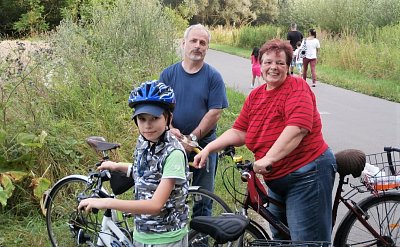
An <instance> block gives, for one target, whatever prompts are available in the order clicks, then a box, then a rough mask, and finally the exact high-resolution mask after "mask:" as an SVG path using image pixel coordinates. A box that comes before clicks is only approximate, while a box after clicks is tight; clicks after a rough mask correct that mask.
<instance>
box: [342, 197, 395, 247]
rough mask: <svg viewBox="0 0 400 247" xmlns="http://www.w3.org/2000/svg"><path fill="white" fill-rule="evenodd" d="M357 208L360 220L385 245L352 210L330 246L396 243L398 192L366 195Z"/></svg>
mask: <svg viewBox="0 0 400 247" xmlns="http://www.w3.org/2000/svg"><path fill="white" fill-rule="evenodd" d="M358 206H359V208H360V209H361V210H362V212H364V217H363V218H364V219H365V220H366V221H367V222H368V224H369V225H370V226H371V227H372V228H373V229H374V230H375V231H376V232H377V233H378V234H379V235H380V237H381V238H382V239H384V241H386V243H387V244H385V243H384V242H383V241H382V240H380V239H379V238H376V237H375V236H373V235H372V233H371V232H370V231H368V230H367V228H366V227H365V226H363V225H362V224H361V222H360V220H359V219H358V218H357V217H356V215H355V214H354V213H352V212H349V213H348V214H347V215H346V217H345V218H344V219H343V221H342V222H341V224H340V226H339V228H338V230H337V232H336V234H335V241H334V246H354V247H356V246H400V194H398V193H383V194H381V195H380V196H379V197H372V196H371V197H368V198H367V199H365V200H363V201H362V202H361V203H360V204H359V205H358Z"/></svg>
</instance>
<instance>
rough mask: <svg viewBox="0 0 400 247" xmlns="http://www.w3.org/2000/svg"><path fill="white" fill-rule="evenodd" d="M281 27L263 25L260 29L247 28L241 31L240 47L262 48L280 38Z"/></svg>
mask: <svg viewBox="0 0 400 247" xmlns="http://www.w3.org/2000/svg"><path fill="white" fill-rule="evenodd" d="M281 36H282V32H281V29H280V28H279V27H274V26H269V25H262V26H258V27H252V26H246V27H243V28H241V29H240V30H239V38H238V44H237V45H238V46H239V47H242V48H253V47H260V46H261V45H262V44H264V43H265V41H267V40H270V39H273V38H280V37H281Z"/></svg>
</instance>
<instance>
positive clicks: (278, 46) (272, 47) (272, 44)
mask: <svg viewBox="0 0 400 247" xmlns="http://www.w3.org/2000/svg"><path fill="white" fill-rule="evenodd" d="M269 51H275V52H276V53H279V52H281V51H283V52H285V55H286V65H287V66H290V63H291V61H292V59H293V47H292V45H290V43H289V41H288V40H281V39H272V40H270V41H267V42H265V43H264V44H263V46H262V47H261V49H260V55H259V56H260V60H261V58H262V56H263V55H264V53H267V52H269Z"/></svg>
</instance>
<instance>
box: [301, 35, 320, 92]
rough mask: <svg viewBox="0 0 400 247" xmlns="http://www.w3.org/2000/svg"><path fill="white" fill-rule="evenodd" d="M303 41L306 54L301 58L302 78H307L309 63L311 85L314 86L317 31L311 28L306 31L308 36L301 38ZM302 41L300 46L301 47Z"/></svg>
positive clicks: (317, 49)
mask: <svg viewBox="0 0 400 247" xmlns="http://www.w3.org/2000/svg"><path fill="white" fill-rule="evenodd" d="M303 43H305V46H306V47H307V49H306V56H305V57H304V58H303V79H304V80H306V78H307V69H308V64H310V67H311V78H312V87H315V85H316V83H317V74H316V72H315V66H316V65H317V55H318V52H319V48H320V44H319V40H318V39H317V31H315V29H312V28H311V29H310V30H309V31H308V37H307V38H306V39H304V40H303ZM303 43H302V45H301V47H303Z"/></svg>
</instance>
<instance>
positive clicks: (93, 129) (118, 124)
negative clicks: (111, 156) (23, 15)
mask: <svg viewBox="0 0 400 247" xmlns="http://www.w3.org/2000/svg"><path fill="white" fill-rule="evenodd" d="M90 16H91V19H90V20H85V22H81V23H78V24H76V23H74V22H73V21H69V20H66V21H64V22H63V23H61V25H60V26H59V27H58V29H57V31H55V32H54V33H52V34H50V35H49V37H48V38H47V42H48V43H47V44H48V45H45V47H46V49H47V48H49V47H50V48H51V49H50V48H49V49H48V50H46V52H43V51H42V52H38V53H34V54H29V55H28V56H26V55H23V54H22V52H20V50H21V51H22V50H23V45H21V47H22V48H21V47H17V48H16V50H15V56H14V57H13V58H12V59H11V58H10V59H9V60H8V61H5V62H2V63H0V72H1V75H2V77H1V78H0V87H1V95H0V97H1V98H0V100H1V101H0V116H1V118H0V140H1V142H0V147H1V149H0V161H2V162H1V163H2V164H3V163H4V162H3V161H4V160H5V161H7V162H9V161H10V160H11V159H17V158H18V157H20V156H22V153H21V152H18V150H22V149H21V146H20V145H22V144H18V142H17V141H16V140H17V138H16V137H17V136H21V133H22V134H25V135H24V136H31V137H32V139H31V140H32V141H31V143H30V144H29V143H28V144H29V145H33V144H35V145H36V142H35V139H34V138H35V137H36V136H40V134H41V133H46V136H45V138H43V140H42V142H41V143H40V146H39V145H38V147H37V148H35V149H33V148H32V149H30V150H29V162H28V161H23V162H22V161H21V162H20V163H18V165H19V166H21V169H22V170H24V171H26V172H30V173H32V174H35V176H39V177H44V178H47V179H49V180H50V181H51V182H52V183H53V182H55V181H56V180H57V179H59V178H60V177H63V176H65V175H68V174H71V173H75V172H80V170H82V171H87V168H93V163H94V162H95V161H96V160H97V159H98V158H97V157H95V154H94V152H93V151H92V150H90V149H89V147H88V146H87V145H86V144H85V141H84V140H85V138H86V137H88V136H90V135H96V136H104V137H105V138H106V139H107V140H109V141H112V142H119V143H121V144H122V148H121V150H120V156H119V157H120V160H124V161H129V160H131V155H132V149H133V147H134V145H135V141H136V137H137V134H138V133H137V131H136V126H135V125H134V123H133V121H131V119H130V116H131V114H132V111H131V109H129V107H128V106H127V97H128V95H129V92H130V90H131V89H132V87H133V86H137V85H138V83H139V82H142V81H144V80H148V79H154V78H158V75H159V73H160V71H161V70H162V69H163V68H164V67H166V66H167V65H170V64H171V63H173V62H175V61H176V60H177V59H179V58H178V57H177V55H176V38H177V37H178V35H179V37H180V36H181V34H182V33H183V30H182V28H183V26H184V25H183V23H185V22H184V21H183V20H181V19H176V18H178V16H177V15H174V14H173V13H171V11H169V12H167V13H166V12H165V11H164V9H163V8H162V6H161V5H160V4H159V1H157V0H137V1H129V0H117V1H115V5H113V6H102V5H101V4H99V5H98V6H97V5H95V7H94V9H92V14H91V15H90ZM174 18H175V19H174ZM178 24H179V25H180V28H178V27H177V25H178ZM19 53H21V54H19ZM15 57H16V58H15ZM2 61H3V60H2ZM23 145H27V144H26V142H24V143H23ZM25 147H26V146H25ZM17 148H19V149H17ZM0 168H1V167H0ZM0 172H4V170H0ZM23 193H24V192H22V194H23ZM30 199H31V197H30V196H17V195H16V198H15V200H14V199H13V201H9V202H10V204H9V205H8V206H9V207H13V206H12V205H18V204H20V205H22V204H23V203H25V201H24V202H22V200H26V202H28V205H29V201H30ZM10 200H11V199H10ZM36 200H37V199H36ZM14 201H15V204H14ZM37 205H38V204H37V201H36V202H34V203H33V204H32V205H31V209H32V210H37V211H38V210H39V208H38V207H36V206H37ZM32 206H33V207H32ZM35 207H36V208H35ZM26 208H29V207H26ZM12 209H13V208H8V207H7V206H6V207H5V208H2V210H12ZM14 209H16V208H14ZM22 211H24V212H25V213H26V212H27V211H26V210H22ZM22 211H21V210H14V211H13V212H14V213H16V214H18V213H20V212H22Z"/></svg>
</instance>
